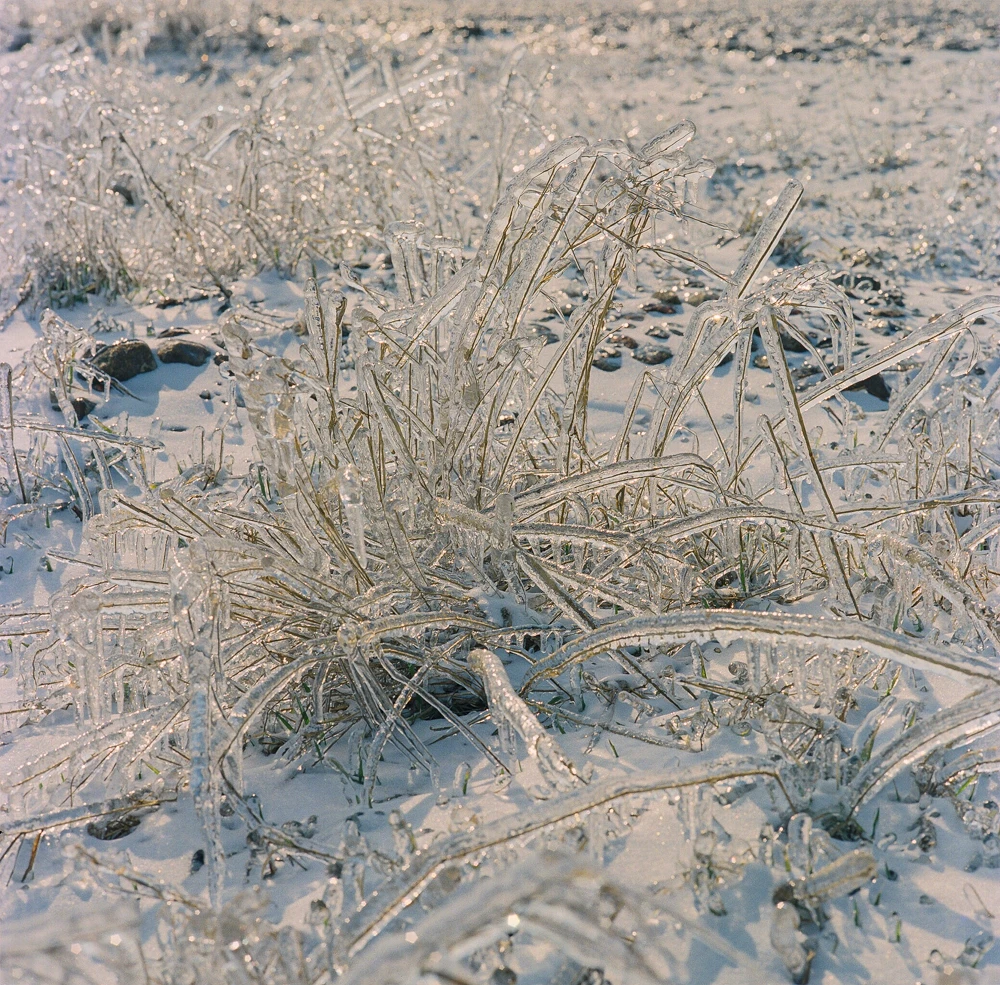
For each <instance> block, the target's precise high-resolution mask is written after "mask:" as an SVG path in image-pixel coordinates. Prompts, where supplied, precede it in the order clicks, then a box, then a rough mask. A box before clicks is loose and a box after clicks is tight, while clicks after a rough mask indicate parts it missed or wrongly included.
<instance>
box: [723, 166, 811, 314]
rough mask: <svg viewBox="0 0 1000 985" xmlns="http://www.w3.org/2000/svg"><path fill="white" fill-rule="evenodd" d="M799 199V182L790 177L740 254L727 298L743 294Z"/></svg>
mask: <svg viewBox="0 0 1000 985" xmlns="http://www.w3.org/2000/svg"><path fill="white" fill-rule="evenodd" d="M801 198H802V185H801V184H800V183H799V182H798V181H796V180H795V179H794V178H790V179H789V181H788V183H787V184H786V185H785V187H784V188H783V189H782V190H781V194H780V195H779V196H778V200H777V201H776V202H775V203H774V206H773V208H772V209H771V211H770V212H769V213H768V214H767V218H765V219H764V221H763V222H762V223H761V226H760V229H758V230H757V235H756V236H754V238H753V242H752V243H751V244H750V248H749V249H748V250H747V251H746V253H744V254H743V259H742V260H741V261H740V265H739V266H738V267H737V268H736V271H735V273H734V274H733V276H732V279H731V280H730V283H729V290H728V291H727V292H726V294H727V296H728V297H729V298H730V299H732V300H733V301H738V300H739V299H740V298H742V297H743V295H744V294H746V292H747V290H748V289H749V287H750V283H751V281H752V280H753V279H754V277H755V276H756V275H757V273H758V272H759V271H760V268H761V267H763V266H764V264H765V263H767V260H768V258H769V257H770V256H771V254H772V253H773V252H774V248H775V247H776V246H777V245H778V240H780V239H781V234H782V233H783V232H784V231H785V226H787V225H788V220H789V219H790V218H791V216H792V212H794V211H795V206H796V205H798V204H799V200H800V199H801Z"/></svg>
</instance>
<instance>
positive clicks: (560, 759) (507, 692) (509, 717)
mask: <svg viewBox="0 0 1000 985" xmlns="http://www.w3.org/2000/svg"><path fill="white" fill-rule="evenodd" d="M469 666H470V667H472V669H473V670H475V671H476V673H477V674H479V676H480V677H481V678H482V681H483V686H484V687H485V688H486V700H487V701H488V702H489V706H490V712H491V714H492V715H493V720H494V722H495V723H496V726H497V728H498V729H499V730H500V731H501V732H503V731H505V730H508V729H509V730H512V731H514V732H516V733H517V734H518V735H519V736H520V737H521V739H522V741H523V742H524V744H525V746H527V749H528V754H529V755H530V756H531V757H532V758H534V759H535V760H536V761H537V762H538V768H539V771H540V772H541V774H542V777H543V779H544V780H545V782H546V783H547V784H548V785H549V787H550V788H551V789H552V790H554V791H560V790H572V789H573V788H574V787H576V786H577V785H579V784H581V783H586V782H587V779H588V777H587V776H585V775H584V774H582V773H581V772H580V771H579V770H578V769H577V768H576V767H575V766H574V765H573V763H572V762H570V760H569V759H567V758H566V754H565V753H564V752H563V751H562V750H561V749H560V748H559V745H558V743H557V742H556V740H555V739H554V738H553V737H552V736H551V735H550V734H549V733H548V732H546V731H545V729H544V728H542V726H541V725H540V724H539V722H538V719H537V718H535V716H534V715H533V714H532V713H531V710H530V709H529V708H528V706H527V705H526V704H525V703H524V702H523V701H522V700H521V699H520V698H519V697H518V696H517V692H516V691H515V690H514V689H513V687H511V683H510V679H509V678H508V677H507V671H506V670H505V669H504V666H503V664H502V663H501V662H500V658H499V657H498V656H497V655H496V654H495V653H491V652H490V651H489V650H482V649H479V650H473V651H472V652H471V653H470V654H469Z"/></svg>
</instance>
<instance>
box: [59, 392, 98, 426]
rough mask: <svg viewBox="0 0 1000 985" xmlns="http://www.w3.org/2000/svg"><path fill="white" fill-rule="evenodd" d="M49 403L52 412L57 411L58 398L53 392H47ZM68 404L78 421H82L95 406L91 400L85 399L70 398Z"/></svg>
mask: <svg viewBox="0 0 1000 985" xmlns="http://www.w3.org/2000/svg"><path fill="white" fill-rule="evenodd" d="M49 403H51V404H52V409H53V410H59V398H58V397H57V396H56V391H55V390H49ZM70 403H71V404H72V405H73V410H74V411H75V412H76V419H77V420H78V421H82V420H83V419H84V418H85V417H86V416H87V415H88V414H89V413H90V412H91V411H92V410H93V409H94V408H95V407H96V406H97V404H96V403H95V402H94V401H93V400H88V399H87V398H86V397H72V398H70Z"/></svg>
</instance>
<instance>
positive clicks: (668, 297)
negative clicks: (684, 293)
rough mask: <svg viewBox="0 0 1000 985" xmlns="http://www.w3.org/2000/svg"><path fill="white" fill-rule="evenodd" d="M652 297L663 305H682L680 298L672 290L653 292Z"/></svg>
mask: <svg viewBox="0 0 1000 985" xmlns="http://www.w3.org/2000/svg"><path fill="white" fill-rule="evenodd" d="M653 297H654V298H655V299H656V300H657V301H662V302H663V303H664V304H674V305H677V304H682V303H683V302H682V301H681V296H680V295H679V294H678V293H677V291H676V290H674V289H673V288H667V289H666V290H663V291H653Z"/></svg>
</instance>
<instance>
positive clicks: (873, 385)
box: [847, 373, 892, 403]
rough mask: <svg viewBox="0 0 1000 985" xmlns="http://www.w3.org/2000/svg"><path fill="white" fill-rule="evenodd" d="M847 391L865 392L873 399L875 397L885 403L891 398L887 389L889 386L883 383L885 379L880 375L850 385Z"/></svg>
mask: <svg viewBox="0 0 1000 985" xmlns="http://www.w3.org/2000/svg"><path fill="white" fill-rule="evenodd" d="M847 389H848V390H867V391H868V393H870V394H871V395H872V396H873V397H877V398H878V399H879V400H884V401H886V402H887V403H888V401H889V397H891V396H892V390H890V389H889V384H888V383H886V382H885V377H884V376H883V375H882V374H881V373H876V374H875V375H874V376H869V377H868V379H867V380H860V381H858V382H857V383H852V384H851V385H850V386H849V387H848V388H847Z"/></svg>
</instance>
